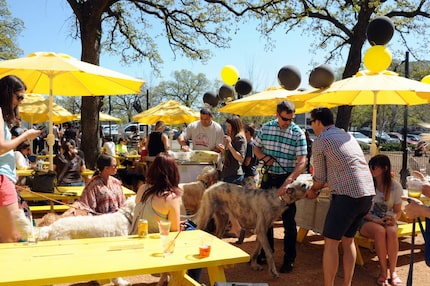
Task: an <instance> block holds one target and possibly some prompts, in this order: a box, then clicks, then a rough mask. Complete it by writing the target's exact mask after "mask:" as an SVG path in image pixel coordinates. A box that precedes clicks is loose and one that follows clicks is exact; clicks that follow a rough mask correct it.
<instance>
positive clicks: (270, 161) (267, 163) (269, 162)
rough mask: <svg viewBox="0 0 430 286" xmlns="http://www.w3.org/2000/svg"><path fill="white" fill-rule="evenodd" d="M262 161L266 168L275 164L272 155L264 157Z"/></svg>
mask: <svg viewBox="0 0 430 286" xmlns="http://www.w3.org/2000/svg"><path fill="white" fill-rule="evenodd" d="M262 160H263V162H264V165H265V166H272V165H273V163H274V162H275V159H274V158H273V157H272V156H270V155H266V156H264V157H263V159H262Z"/></svg>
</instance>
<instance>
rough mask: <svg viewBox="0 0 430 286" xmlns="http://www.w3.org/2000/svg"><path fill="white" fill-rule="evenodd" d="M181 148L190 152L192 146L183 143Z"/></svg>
mask: <svg viewBox="0 0 430 286" xmlns="http://www.w3.org/2000/svg"><path fill="white" fill-rule="evenodd" d="M181 150H182V151H183V152H189V151H190V146H188V145H182V146H181Z"/></svg>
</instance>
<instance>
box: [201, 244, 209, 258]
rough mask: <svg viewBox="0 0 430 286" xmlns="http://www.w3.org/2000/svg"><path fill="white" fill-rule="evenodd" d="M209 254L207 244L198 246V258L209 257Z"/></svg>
mask: <svg viewBox="0 0 430 286" xmlns="http://www.w3.org/2000/svg"><path fill="white" fill-rule="evenodd" d="M210 254H211V246H210V245H209V244H200V245H199V257H200V258H205V257H209V255H210Z"/></svg>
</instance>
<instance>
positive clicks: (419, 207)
mask: <svg viewBox="0 0 430 286" xmlns="http://www.w3.org/2000/svg"><path fill="white" fill-rule="evenodd" d="M410 201H411V202H410V203H409V204H407V205H406V206H405V214H406V215H407V216H408V217H409V218H411V219H415V218H417V217H427V218H430V208H429V207H427V206H424V205H423V204H422V202H420V201H419V200H417V199H410Z"/></svg>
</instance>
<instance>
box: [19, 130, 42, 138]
mask: <svg viewBox="0 0 430 286" xmlns="http://www.w3.org/2000/svg"><path fill="white" fill-rule="evenodd" d="M23 134H24V135H25V137H26V138H27V139H29V140H33V139H36V138H37V136H39V135H40V134H42V130H38V129H33V128H30V129H28V130H26V131H25V132H24V133H23Z"/></svg>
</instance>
